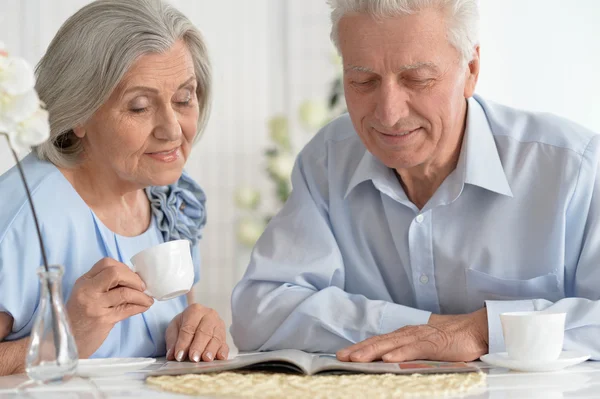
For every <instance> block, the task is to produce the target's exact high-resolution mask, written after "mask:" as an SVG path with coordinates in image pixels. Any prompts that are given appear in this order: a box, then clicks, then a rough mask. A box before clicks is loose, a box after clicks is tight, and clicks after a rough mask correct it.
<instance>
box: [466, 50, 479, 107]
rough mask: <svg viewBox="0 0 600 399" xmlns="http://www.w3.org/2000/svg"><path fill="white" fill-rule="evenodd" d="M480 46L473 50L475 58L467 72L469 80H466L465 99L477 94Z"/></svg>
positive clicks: (470, 62)
mask: <svg viewBox="0 0 600 399" xmlns="http://www.w3.org/2000/svg"><path fill="white" fill-rule="evenodd" d="M479 66H480V63H479V45H477V46H476V47H475V49H474V50H473V58H472V59H471V61H469V65H468V69H467V71H466V74H467V78H466V80H465V93H464V95H465V98H470V97H472V96H473V93H475V86H477V79H479Z"/></svg>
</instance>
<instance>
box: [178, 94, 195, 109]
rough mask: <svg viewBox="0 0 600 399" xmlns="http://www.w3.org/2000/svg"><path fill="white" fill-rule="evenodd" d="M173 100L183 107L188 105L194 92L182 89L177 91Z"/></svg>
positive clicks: (192, 98)
mask: <svg viewBox="0 0 600 399" xmlns="http://www.w3.org/2000/svg"><path fill="white" fill-rule="evenodd" d="M173 100H174V102H175V104H177V105H181V106H184V107H185V106H189V105H191V103H192V101H193V100H194V92H193V91H191V90H184V91H182V92H180V93H177V95H176V96H175V98H174V99H173Z"/></svg>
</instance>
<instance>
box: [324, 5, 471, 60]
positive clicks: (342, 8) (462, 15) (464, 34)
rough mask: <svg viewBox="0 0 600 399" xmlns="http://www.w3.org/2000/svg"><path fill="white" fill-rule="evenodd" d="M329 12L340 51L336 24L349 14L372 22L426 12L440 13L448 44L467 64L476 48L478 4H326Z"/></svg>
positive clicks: (335, 43) (334, 37) (332, 31)
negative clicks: (357, 14) (446, 32)
mask: <svg viewBox="0 0 600 399" xmlns="http://www.w3.org/2000/svg"><path fill="white" fill-rule="evenodd" d="M327 2H328V3H329V5H330V6H331V8H332V11H331V23H332V27H331V40H332V41H333V44H334V45H335V47H336V48H337V49H338V52H339V51H340V46H339V38H338V24H339V22H340V20H341V19H342V17H343V16H344V15H346V14H348V13H364V14H368V15H372V16H373V17H375V18H386V17H394V16H401V15H411V14H415V13H417V12H419V11H421V10H424V9H428V8H437V9H440V10H441V11H442V12H443V13H444V15H445V16H446V21H447V24H448V40H449V42H450V44H452V45H453V46H454V47H455V48H456V49H457V50H458V51H459V53H460V55H461V59H462V61H463V62H464V63H465V64H467V63H468V62H469V61H471V60H472V59H473V51H474V49H475V46H477V45H478V44H479V1H478V0H328V1H327Z"/></svg>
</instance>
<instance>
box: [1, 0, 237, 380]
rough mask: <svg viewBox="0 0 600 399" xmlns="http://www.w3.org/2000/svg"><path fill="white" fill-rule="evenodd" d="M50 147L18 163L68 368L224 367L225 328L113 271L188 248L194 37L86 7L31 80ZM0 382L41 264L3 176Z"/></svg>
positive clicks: (23, 326) (195, 102)
mask: <svg viewBox="0 0 600 399" xmlns="http://www.w3.org/2000/svg"><path fill="white" fill-rule="evenodd" d="M37 73H38V78H37V86H36V88H37V90H38V93H39V95H40V98H41V100H42V101H44V102H45V103H46V106H47V109H48V111H49V113H50V124H51V137H50V139H49V140H48V141H47V142H46V143H44V144H42V145H41V146H39V147H38V148H36V149H35V152H34V153H33V154H30V155H29V156H27V157H26V158H25V160H24V161H23V166H24V168H25V173H26V175H27V176H28V179H29V184H30V187H31V190H32V193H33V201H34V203H35V205H36V207H37V212H38V216H39V219H40V225H41V231H42V234H43V238H44V240H45V247H46V250H47V253H48V259H49V262H50V263H51V264H60V265H63V266H64V271H65V274H64V277H63V290H64V295H65V298H68V299H67V301H66V310H67V313H68V316H69V319H70V321H71V326H72V331H73V334H74V336H75V340H76V343H77V347H78V350H79V355H80V357H82V358H87V357H138V356H164V355H165V353H166V356H167V358H168V359H169V360H172V359H176V360H179V361H181V360H184V359H190V360H192V361H195V362H197V361H199V360H204V361H211V360H213V359H215V358H216V359H225V358H227V356H228V352H229V349H228V347H227V344H226V343H225V334H226V333H225V326H224V323H223V321H222V320H221V319H220V318H219V316H218V315H217V314H216V312H215V311H213V310H211V309H208V308H206V307H204V306H201V305H199V304H188V303H187V301H186V298H185V296H181V297H178V298H174V299H171V300H168V301H164V302H154V300H153V298H151V297H149V296H147V295H146V294H145V293H144V290H145V286H144V283H143V281H142V280H141V279H140V277H139V276H138V275H137V274H136V273H134V272H133V271H131V269H130V268H129V267H128V266H127V264H126V263H127V262H128V261H129V259H130V257H131V256H132V255H134V254H135V253H137V252H139V251H141V250H143V249H145V248H148V247H150V246H154V245H157V244H160V243H162V242H165V241H169V240H173V239H178V238H187V239H188V240H190V242H191V244H192V257H193V259H194V266H195V277H196V278H195V282H196V281H197V280H198V277H199V268H200V258H199V251H198V240H199V238H200V232H201V229H202V227H203V226H204V224H205V211H204V202H205V196H204V193H203V191H202V189H201V188H200V187H199V186H198V185H197V184H196V183H195V182H194V181H193V180H192V179H191V178H190V177H189V176H188V175H187V174H186V173H185V172H183V167H184V165H185V162H186V160H187V159H188V157H189V155H190V152H191V149H192V144H193V143H194V142H195V141H196V140H197V139H198V138H199V136H200V135H201V133H202V130H203V128H204V126H205V122H206V119H207V116H208V109H209V104H210V89H211V83H210V67H209V62H208V57H207V51H206V47H205V44H204V42H203V39H202V36H201V34H200V32H199V31H198V30H197V29H196V28H195V27H194V26H193V25H192V23H191V22H190V21H189V20H188V19H187V18H186V17H185V16H183V15H182V14H181V13H180V12H179V11H177V10H176V9H174V8H173V7H171V6H169V5H167V4H165V3H163V2H162V1H160V0H99V1H96V2H93V3H91V4H89V5H88V6H86V7H84V8H83V9H81V10H80V11H78V12H77V13H76V14H75V15H73V16H72V17H71V18H69V20H68V21H67V22H66V23H65V24H64V25H63V26H62V27H61V29H60V30H59V31H58V33H57V35H56V37H55V38H54V40H53V41H52V43H51V44H50V47H49V48H48V51H47V52H46V55H45V56H44V57H43V59H42V60H41V62H40V63H39V65H38V69H37ZM0 192H1V193H2V208H1V209H0V374H10V373H15V372H19V371H22V370H23V366H24V358H25V352H26V347H27V340H28V338H27V337H28V335H29V333H30V332H31V329H32V324H33V319H34V313H35V311H36V305H37V303H38V296H39V287H38V285H39V279H38V278H37V276H36V273H35V271H36V269H37V267H38V266H39V265H40V264H41V253H40V248H39V246H38V245H36V242H37V241H36V233H35V227H34V224H33V217H32V214H31V212H30V210H29V207H28V206H27V204H26V201H27V199H26V195H25V193H24V190H23V189H22V183H21V181H20V180H19V176H18V173H17V170H15V168H13V169H11V170H10V171H8V172H7V173H6V174H4V175H3V176H1V177H0Z"/></svg>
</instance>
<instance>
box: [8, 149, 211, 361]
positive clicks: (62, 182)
mask: <svg viewBox="0 0 600 399" xmlns="http://www.w3.org/2000/svg"><path fill="white" fill-rule="evenodd" d="M22 164H23V167H24V169H25V174H26V176H27V179H28V184H29V187H30V189H31V191H32V195H33V201H34V204H35V207H36V212H37V214H38V218H39V220H40V228H41V232H42V237H43V240H44V246H45V248H46V251H47V255H48V261H49V262H50V264H60V265H62V266H63V267H64V271H65V272H64V277H63V298H64V300H65V302H66V301H67V299H68V298H69V296H70V294H71V290H72V288H73V284H74V283H75V280H77V279H78V278H79V277H80V276H81V275H83V274H84V273H86V272H87V271H89V270H90V268H92V266H93V265H94V264H95V263H96V262H98V261H99V260H100V259H102V258H104V257H109V258H113V259H116V260H118V261H120V262H123V263H125V264H128V265H131V263H130V258H131V257H132V256H133V255H135V254H136V253H137V252H139V251H141V250H143V249H145V248H148V247H151V246H153V245H157V244H160V243H162V242H164V241H165V240H171V239H177V238H188V239H190V241H191V242H192V256H193V260H194V266H195V279H194V284H195V283H196V282H197V281H198V280H199V277H200V256H199V250H198V245H197V241H198V239H199V238H200V231H201V229H202V227H203V226H204V223H205V220H206V219H205V213H204V201H205V197H204V193H203V192H202V190H201V189H200V187H198V186H197V185H196V184H195V183H194V182H193V181H192V180H191V179H190V178H189V176H188V175H187V174H185V172H184V174H183V175H182V177H181V179H180V180H179V182H178V183H176V184H174V185H171V186H165V187H152V188H149V189H147V190H146V191H147V194H148V197H149V198H150V200H151V205H152V210H153V217H152V222H151V225H150V227H149V228H148V230H147V231H146V232H144V233H142V234H141V235H139V236H136V237H125V236H121V235H118V234H115V233H114V232H112V231H111V230H110V229H108V228H107V227H106V226H105V225H104V224H103V223H102V222H101V221H100V219H99V218H98V217H97V216H96V215H95V214H94V212H93V211H92V210H91V209H90V208H89V207H88V206H87V204H86V203H85V202H84V201H83V199H82V198H81V197H80V196H79V195H78V193H77V192H76V191H75V189H74V188H73V187H72V186H71V184H70V183H69V181H68V180H67V179H66V178H65V177H64V176H63V174H62V173H61V172H60V171H59V170H58V169H57V168H56V167H55V166H54V165H53V164H51V163H49V162H44V161H40V160H39V159H38V158H37V157H35V156H34V155H29V156H27V157H26V158H25V159H24V160H23V162H22ZM0 196H1V198H2V206H1V207H0V312H8V313H9V314H11V315H12V317H13V318H14V323H13V329H12V333H11V334H10V335H9V336H8V337H7V338H6V339H7V340H16V339H20V338H23V337H25V336H27V335H29V333H30V332H31V328H32V325H33V321H34V319H35V314H36V310H37V305H38V302H39V293H40V290H39V279H38V277H37V275H36V269H37V268H38V267H39V266H40V265H41V264H42V259H41V252H40V246H39V243H38V238H37V235H36V232H35V225H34V221H33V217H32V214H31V210H30V207H29V204H28V203H27V197H26V194H25V191H24V188H23V183H22V182H21V180H20V176H19V173H18V170H17V169H16V167H13V168H12V169H11V170H9V171H8V172H6V173H5V174H4V175H2V176H0ZM182 203H185V204H183V205H182ZM186 306H187V301H186V297H185V295H184V296H181V297H178V298H174V299H171V300H169V301H164V302H159V301H155V302H154V304H153V305H152V307H151V308H150V309H148V311H146V312H144V313H143V314H139V315H135V316H133V317H130V318H128V319H126V320H123V321H121V322H119V323H117V324H116V325H115V326H114V328H113V329H112V330H111V332H110V334H109V335H108V337H107V338H106V340H105V341H104V343H103V344H102V346H100V348H98V350H97V351H96V352H95V353H94V355H93V356H92V357H97V358H101V357H148V356H152V357H156V356H163V355H164V354H165V352H166V349H165V337H164V335H165V330H166V328H167V326H168V324H169V322H170V321H171V319H172V318H173V317H174V316H176V315H177V314H178V313H180V312H182V311H183V310H184V309H185V307H186Z"/></svg>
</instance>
